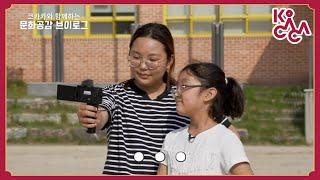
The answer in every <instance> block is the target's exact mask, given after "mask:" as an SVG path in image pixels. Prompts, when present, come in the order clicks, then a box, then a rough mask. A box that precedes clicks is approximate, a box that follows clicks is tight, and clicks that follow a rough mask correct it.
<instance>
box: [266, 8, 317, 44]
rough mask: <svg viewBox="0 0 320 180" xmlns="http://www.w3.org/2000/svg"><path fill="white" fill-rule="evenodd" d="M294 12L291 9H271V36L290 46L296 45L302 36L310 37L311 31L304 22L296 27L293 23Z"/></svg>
mask: <svg viewBox="0 0 320 180" xmlns="http://www.w3.org/2000/svg"><path fill="white" fill-rule="evenodd" d="M294 15H295V12H294V10H293V9H291V8H272V24H275V26H274V27H273V28H272V35H273V37H274V38H276V39H277V40H284V39H286V38H287V40H288V41H289V42H290V43H291V44H298V43H300V42H301V40H302V35H303V34H305V36H311V30H310V27H309V25H308V22H307V21H306V20H302V21H301V22H300V24H299V26H298V27H297V26H296V24H295V22H294V21H293V17H294Z"/></svg>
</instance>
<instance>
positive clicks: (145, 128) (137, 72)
mask: <svg viewBox="0 0 320 180" xmlns="http://www.w3.org/2000/svg"><path fill="white" fill-rule="evenodd" d="M129 48H130V51H129V55H128V63H129V66H130V69H131V73H132V75H133V78H132V79H130V80H127V81H125V82H122V83H119V84H114V85H109V86H107V87H106V88H104V90H103V93H104V96H103V103H102V104H101V107H102V109H103V110H101V111H100V110H99V111H97V109H96V108H95V107H93V106H89V105H85V104H83V105H80V107H79V111H78V117H79V121H80V123H81V125H82V126H83V127H86V128H93V127H96V129H97V130H100V129H106V132H107V137H108V152H107V158H106V161H105V166H104V170H103V173H104V174H116V175H126V174H156V173H157V169H158V165H159V163H158V161H157V160H156V159H155V155H156V153H157V152H159V151H160V149H161V147H162V144H163V140H164V138H165V136H166V134H167V133H169V132H170V131H172V130H176V129H179V128H181V127H184V126H186V125H188V124H189V122H190V120H189V119H188V118H187V117H184V116H180V115H178V114H177V111H176V103H175V100H174V98H173V96H172V93H171V90H172V88H173V86H172V85H173V83H174V80H173V78H172V72H173V67H174V64H175V57H174V44H173V38H172V36H171V33H170V31H169V29H168V28H167V27H166V26H164V25H162V24H157V23H149V24H145V25H143V26H141V27H140V28H138V29H137V30H136V32H135V33H134V35H133V36H132V37H131V41H130V44H129ZM230 127H232V126H230ZM233 129H234V128H233Z"/></svg>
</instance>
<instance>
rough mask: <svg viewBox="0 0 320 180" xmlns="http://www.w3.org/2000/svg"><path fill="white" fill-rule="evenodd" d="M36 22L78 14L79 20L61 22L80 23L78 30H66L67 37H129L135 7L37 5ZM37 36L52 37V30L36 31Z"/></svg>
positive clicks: (133, 20)
mask: <svg viewBox="0 0 320 180" xmlns="http://www.w3.org/2000/svg"><path fill="white" fill-rule="evenodd" d="M34 9H35V10H34V14H39V17H38V18H37V19H36V21H44V20H52V21H56V20H59V19H57V18H56V17H55V14H56V13H60V14H76V15H77V17H78V19H73V20H72V19H70V18H69V19H60V20H59V21H79V22H80V23H79V27H80V28H77V29H73V28H64V34H65V37H67V38H68V37H85V38H88V37H114V36H117V37H121V36H124V37H129V35H130V27H131V24H132V23H134V22H135V14H136V6H135V5H102V4H101V5H99V4H98V5H77V4H72V5H71V4H70V5H67V4H66V5H38V6H37V5H35V8H34ZM50 13H52V14H54V16H53V18H52V19H48V18H41V16H40V15H41V14H50ZM35 31H36V32H35V35H36V36H44V37H47V38H50V37H51V32H52V31H51V30H50V29H43V30H35Z"/></svg>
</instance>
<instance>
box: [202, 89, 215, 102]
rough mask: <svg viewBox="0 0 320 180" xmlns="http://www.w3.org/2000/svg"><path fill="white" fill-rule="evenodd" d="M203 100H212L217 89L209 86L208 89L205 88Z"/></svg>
mask: <svg viewBox="0 0 320 180" xmlns="http://www.w3.org/2000/svg"><path fill="white" fill-rule="evenodd" d="M204 93H205V94H204V101H205V102H209V101H212V100H213V99H214V98H215V97H216V95H217V93H218V92H217V89H216V88H214V87H211V88H209V89H206V91H205V92H204Z"/></svg>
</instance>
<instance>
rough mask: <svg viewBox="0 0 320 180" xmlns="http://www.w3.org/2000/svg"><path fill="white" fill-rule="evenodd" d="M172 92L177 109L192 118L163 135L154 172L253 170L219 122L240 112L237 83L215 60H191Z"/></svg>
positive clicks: (238, 143) (236, 172)
mask: <svg viewBox="0 0 320 180" xmlns="http://www.w3.org/2000/svg"><path fill="white" fill-rule="evenodd" d="M174 94H175V96H176V97H175V100H176V106H177V112H178V113H179V114H180V115H183V116H187V117H189V118H190V119H191V122H190V125H189V126H187V127H183V128H180V129H178V130H175V131H172V132H170V133H169V134H168V135H167V136H166V138H165V140H164V144H163V147H162V150H161V152H163V153H164V155H165V160H164V161H163V162H162V163H161V164H160V166H159V169H158V174H159V175H165V174H170V175H186V174H190V175H191V174H192V175H199V174H201V175H208V174H211V175H222V174H232V175H251V174H253V172H252V170H251V168H250V165H249V160H248V158H247V156H246V154H245V151H244V148H243V145H242V143H241V141H240V139H239V138H238V137H237V136H236V135H235V134H234V133H232V132H231V131H230V130H229V129H227V128H226V127H225V126H223V125H221V124H220V122H221V121H222V120H223V119H224V115H226V116H230V117H232V118H235V117H240V116H241V115H242V113H243V110H244V95H243V92H242V90H241V88H240V86H239V84H238V83H237V82H236V81H235V80H234V79H233V78H230V77H229V78H226V77H225V74H224V72H223V71H222V70H221V69H220V68H219V67H218V66H216V65H214V64H211V63H196V64H191V65H188V66H186V67H185V68H184V69H183V70H182V71H181V73H180V75H179V79H178V82H177V88H176V91H175V92H174Z"/></svg>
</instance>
